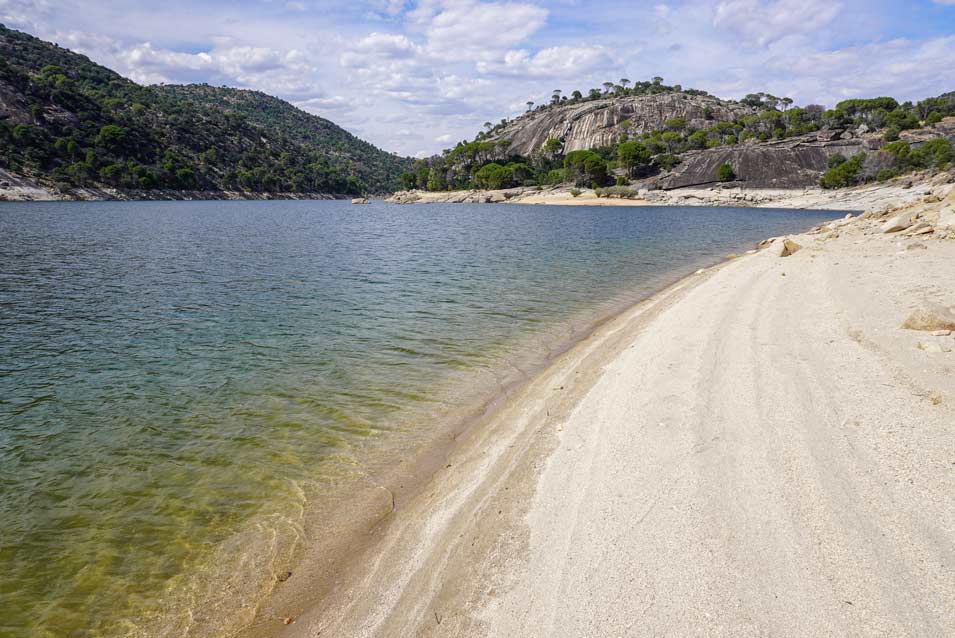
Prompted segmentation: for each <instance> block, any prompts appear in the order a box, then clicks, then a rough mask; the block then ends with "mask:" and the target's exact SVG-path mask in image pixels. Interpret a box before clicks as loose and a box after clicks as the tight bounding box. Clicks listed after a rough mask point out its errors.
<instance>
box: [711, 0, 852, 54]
mask: <svg viewBox="0 0 955 638" xmlns="http://www.w3.org/2000/svg"><path fill="white" fill-rule="evenodd" d="M841 11H842V4H841V3H840V2H832V0H776V1H774V2H765V1H762V0H727V1H726V2H720V3H719V4H717V5H716V9H715V11H714V14H713V25H714V26H715V27H717V28H718V29H727V30H729V31H732V32H733V33H735V34H736V35H738V36H739V37H740V38H741V39H742V40H743V41H744V42H745V43H747V44H750V45H756V46H763V45H766V44H770V43H772V42H774V41H776V40H779V39H781V38H784V37H787V36H791V35H794V34H803V33H811V32H814V31H816V30H817V29H819V28H820V27H823V26H825V25H828V24H829V23H831V22H832V21H833V20H834V19H835V18H836V16H838V15H839V13H840V12H841Z"/></svg>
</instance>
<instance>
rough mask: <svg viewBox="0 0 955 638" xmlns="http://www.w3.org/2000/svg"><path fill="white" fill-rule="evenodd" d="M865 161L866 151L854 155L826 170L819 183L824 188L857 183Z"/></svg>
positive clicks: (841, 186)
mask: <svg viewBox="0 0 955 638" xmlns="http://www.w3.org/2000/svg"><path fill="white" fill-rule="evenodd" d="M864 161H865V153H859V154H857V155H853V156H852V158H851V159H848V160H846V161H844V162H842V163H841V164H839V165H838V166H836V167H834V168H830V169H829V170H828V171H826V174H825V175H823V176H822V179H821V180H819V185H820V186H822V187H823V188H845V187H846V186H852V185H853V184H855V183H856V182H857V180H858V177H859V171H861V170H862V162H864Z"/></svg>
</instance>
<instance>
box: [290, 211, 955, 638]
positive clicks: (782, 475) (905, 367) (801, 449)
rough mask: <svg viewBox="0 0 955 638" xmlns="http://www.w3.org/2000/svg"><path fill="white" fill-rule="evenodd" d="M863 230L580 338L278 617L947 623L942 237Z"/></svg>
mask: <svg viewBox="0 0 955 638" xmlns="http://www.w3.org/2000/svg"><path fill="white" fill-rule="evenodd" d="M953 201H955V200H953ZM932 206H935V207H937V204H933V205H932ZM935 214H937V213H935ZM877 223H878V221H875V222H873V221H857V222H853V223H850V224H848V225H846V226H845V227H843V228H840V229H839V230H838V231H837V232H838V235H839V236H838V237H836V236H835V235H836V233H830V232H829V231H824V232H823V233H822V234H814V235H805V236H796V237H794V239H795V240H796V241H797V242H798V243H800V244H802V245H803V246H804V248H803V249H802V250H800V251H799V252H797V253H796V254H794V255H792V256H789V257H785V258H780V257H776V256H773V255H772V254H770V252H769V251H763V252H760V253H758V254H753V255H747V256H744V257H742V258H740V259H737V260H734V261H730V262H727V263H726V264H724V265H723V266H721V267H718V268H714V269H711V270H709V271H707V272H705V273H704V274H701V275H697V276H694V277H691V278H688V279H686V280H684V281H682V282H680V283H679V284H678V285H676V286H674V287H673V288H671V289H669V290H667V291H665V292H664V293H661V294H660V295H657V296H656V297H654V298H653V299H651V300H649V301H648V302H645V303H643V304H641V305H639V306H638V307H636V308H634V309H632V310H630V311H628V312H627V313H625V314H624V315H622V316H621V317H619V318H617V319H616V320H614V321H612V322H610V323H608V324H606V325H605V326H603V327H602V328H600V329H599V330H597V331H596V332H595V334H594V335H593V336H592V337H591V338H589V339H587V340H586V341H584V342H583V343H581V344H580V345H578V346H577V347H575V348H574V349H573V350H571V351H570V352H568V353H567V354H566V355H564V356H563V357H561V358H560V359H559V360H558V361H556V362H555V363H554V364H553V365H552V366H551V367H550V368H549V369H548V370H547V371H546V372H544V373H543V374H542V375H540V376H539V377H537V378H536V379H534V380H533V381H532V382H531V383H529V384H528V385H527V386H526V387H524V388H523V389H522V390H520V391H519V392H517V393H515V395H514V396H512V397H511V398H510V399H509V401H508V402H507V404H506V405H505V406H503V408H502V409H501V410H499V411H497V412H496V413H495V414H494V415H493V416H491V417H489V419H488V420H487V422H486V423H483V424H480V426H479V427H476V428H475V429H474V430H473V431H472V432H471V434H470V436H469V438H468V440H467V441H465V442H464V443H463V444H462V445H461V446H460V447H459V448H458V450H457V451H456V452H455V453H454V455H453V457H452V458H451V459H450V461H449V465H450V466H449V467H448V468H446V469H445V470H444V471H442V472H440V473H439V474H438V475H437V476H436V477H435V478H434V479H433V480H432V482H431V483H430V485H429V487H428V489H427V490H426V491H425V492H424V493H423V494H421V495H420V497H419V498H417V499H415V500H414V501H413V502H411V503H410V504H409V505H407V506H405V507H403V508H401V509H399V511H398V512H397V513H396V514H395V515H394V516H393V518H392V519H391V520H390V521H389V522H388V523H387V524H386V525H384V526H383V527H381V528H379V529H378V530H376V532H375V536H376V538H375V541H376V542H374V543H372V544H371V546H370V548H369V549H367V550H365V552H364V553H363V554H362V555H360V556H356V560H355V565H356V569H354V570H353V571H352V572H350V573H347V574H344V575H343V576H342V577H341V580H340V581H339V583H338V586H337V588H336V590H335V591H334V592H333V593H332V594H331V595H330V596H328V597H326V598H325V599H324V600H323V601H320V603H319V604H316V605H314V606H312V607H311V608H310V609H309V610H308V611H305V612H304V613H303V612H302V610H301V609H289V610H275V613H276V617H279V616H281V615H282V614H287V615H288V616H290V617H294V618H295V621H294V622H293V623H292V624H290V625H288V626H286V627H281V628H280V632H281V635H289V636H349V637H359V636H395V637H398V636H500V637H507V638H510V637H538V636H540V637H544V636H548V637H552V636H566V637H568V638H569V637H584V636H593V637H601V638H603V637H610V636H704V635H705V636H793V637H797V636H798V637H805V636H953V635H955V353H953V352H951V351H952V350H955V338H953V337H952V336H932V335H931V334H929V333H924V332H913V331H909V330H903V329H901V328H900V324H901V323H902V322H903V320H904V319H905V318H906V316H907V315H908V313H909V312H910V310H911V309H912V308H913V307H915V306H916V305H917V304H918V303H920V302H921V301H922V300H934V301H937V302H942V303H946V304H949V305H955V266H953V264H955V241H952V240H951V239H949V240H944V239H939V238H937V237H932V236H929V237H928V238H926V237H920V238H905V237H901V236H899V235H884V234H880V233H878V231H877ZM916 243H920V244H924V246H926V248H925V249H919V250H907V247H908V246H910V245H913V244H916ZM920 344H921V346H920Z"/></svg>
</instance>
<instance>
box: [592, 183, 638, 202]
mask: <svg viewBox="0 0 955 638" xmlns="http://www.w3.org/2000/svg"><path fill="white" fill-rule="evenodd" d="M594 193H595V194H596V195H597V197H605V198H608V199H609V198H611V197H615V198H618V199H635V198H637V197H639V196H640V191H638V190H637V189H635V188H630V187H629V186H611V187H610V188H597V189H594Z"/></svg>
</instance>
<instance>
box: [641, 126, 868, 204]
mask: <svg viewBox="0 0 955 638" xmlns="http://www.w3.org/2000/svg"><path fill="white" fill-rule="evenodd" d="M866 145H867V142H866V141H865V140H862V139H858V138H854V139H851V140H845V139H841V138H840V137H839V136H838V135H834V134H833V133H832V132H831V131H820V132H818V133H812V134H809V135H803V136H799V137H792V138H789V139H785V140H778V141H772V142H763V143H759V144H755V143H753V144H741V145H738V146H722V147H718V148H713V149H708V150H705V151H692V152H689V153H685V154H684V155H682V156H681V159H682V160H683V162H682V163H681V164H679V165H677V166H676V168H675V169H674V170H673V172H672V173H670V174H669V175H667V176H665V177H663V178H662V179H661V180H660V182H659V184H660V187H661V188H664V189H667V190H670V189H674V188H688V187H693V186H708V185H712V184H714V183H716V182H717V178H716V172H717V169H719V167H720V165H721V164H729V165H730V166H732V167H733V172H734V173H736V182H737V183H738V184H739V185H740V186H745V187H747V188H806V187H809V186H816V185H817V184H818V183H819V178H820V177H821V176H822V174H823V173H825V172H826V169H827V162H828V161H829V158H830V157H831V156H833V155H836V154H841V155H844V156H845V157H850V156H852V155H854V154H856V153H858V152H859V151H861V150H865V148H866Z"/></svg>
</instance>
